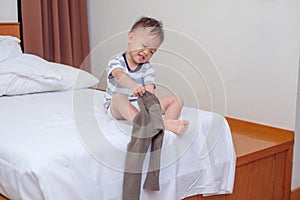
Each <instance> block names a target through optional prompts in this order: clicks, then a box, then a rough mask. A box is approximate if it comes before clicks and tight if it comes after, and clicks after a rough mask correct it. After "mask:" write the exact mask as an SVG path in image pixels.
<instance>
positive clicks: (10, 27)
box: [0, 22, 20, 38]
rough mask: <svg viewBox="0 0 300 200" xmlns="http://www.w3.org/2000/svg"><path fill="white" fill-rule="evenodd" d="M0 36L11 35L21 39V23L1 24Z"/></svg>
mask: <svg viewBox="0 0 300 200" xmlns="http://www.w3.org/2000/svg"><path fill="white" fill-rule="evenodd" d="M0 35H11V36H15V37H17V38H20V23H19V22H11V23H7V22H0Z"/></svg>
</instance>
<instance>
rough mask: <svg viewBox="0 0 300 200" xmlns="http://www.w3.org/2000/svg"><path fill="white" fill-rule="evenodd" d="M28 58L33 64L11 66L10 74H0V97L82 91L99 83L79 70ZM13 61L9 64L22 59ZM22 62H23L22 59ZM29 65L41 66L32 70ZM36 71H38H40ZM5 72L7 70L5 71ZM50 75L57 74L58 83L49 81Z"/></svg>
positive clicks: (40, 59) (88, 74) (33, 57)
mask: <svg viewBox="0 0 300 200" xmlns="http://www.w3.org/2000/svg"><path fill="white" fill-rule="evenodd" d="M28 56H29V57H31V58H30V59H29V60H31V61H32V60H34V62H24V63H22V64H23V65H22V67H24V68H23V69H20V67H19V68H17V67H16V66H12V68H13V70H10V72H7V73H0V96H2V95H21V94H29V93H38V92H50V91H61V90H73V89H82V88H88V87H92V86H94V85H96V84H97V83H98V81H99V80H98V79H97V78H96V77H95V76H93V75H92V74H90V73H88V72H86V71H83V70H81V69H77V68H74V67H71V66H68V65H63V64H58V63H54V62H48V61H46V60H44V59H42V58H39V57H37V56H33V55H27V58H28ZM13 60H14V61H10V63H15V64H16V63H18V62H20V61H21V60H22V59H20V58H13ZM22 61H24V59H23V60H22ZM26 61H28V60H26ZM30 63H31V64H32V63H35V64H37V63H40V64H42V65H40V66H34V67H35V68H34V69H33V67H32V66H28V65H29V64H30ZM19 64H20V63H19ZM20 66H21V65H20ZM41 66H42V67H41ZM17 69H18V70H17ZM25 69H27V70H28V71H26V70H25ZM37 69H40V70H41V71H39V70H37ZM1 70H2V72H3V71H4V69H1V63H0V72H1ZM6 71H9V70H8V69H6ZM12 71H13V72H12ZM50 74H51V75H52V76H54V77H55V75H57V74H58V76H59V78H60V80H59V82H57V83H55V84H53V81H52V82H51V81H49V79H51V78H49V77H47V76H49V75H50ZM45 75H47V76H45ZM52 78H53V77H52ZM43 79H45V80H43Z"/></svg>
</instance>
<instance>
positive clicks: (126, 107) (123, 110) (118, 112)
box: [110, 93, 138, 123]
mask: <svg viewBox="0 0 300 200" xmlns="http://www.w3.org/2000/svg"><path fill="white" fill-rule="evenodd" d="M110 110H111V114H112V115H113V117H114V118H115V119H118V120H122V119H123V120H124V119H125V120H128V121H130V122H131V123H132V122H133V119H134V117H135V116H136V114H137V113H138V110H137V109H136V108H135V107H134V106H133V105H132V104H131V103H130V102H129V100H128V97H127V96H126V95H124V94H121V93H117V94H115V95H114V96H113V98H112V101H111V104H110Z"/></svg>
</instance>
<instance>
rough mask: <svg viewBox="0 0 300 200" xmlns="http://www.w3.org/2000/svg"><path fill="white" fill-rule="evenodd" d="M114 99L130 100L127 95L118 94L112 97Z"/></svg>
mask: <svg viewBox="0 0 300 200" xmlns="http://www.w3.org/2000/svg"><path fill="white" fill-rule="evenodd" d="M112 99H113V100H122V99H126V100H128V97H127V96H126V95H125V94H122V93H116V94H114V96H113V97H112Z"/></svg>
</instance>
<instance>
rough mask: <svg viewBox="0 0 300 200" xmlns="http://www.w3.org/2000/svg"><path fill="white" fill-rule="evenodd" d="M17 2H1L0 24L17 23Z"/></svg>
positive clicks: (9, 0)
mask: <svg viewBox="0 0 300 200" xmlns="http://www.w3.org/2000/svg"><path fill="white" fill-rule="evenodd" d="M17 21H18V10H17V0H0V22H17Z"/></svg>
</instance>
